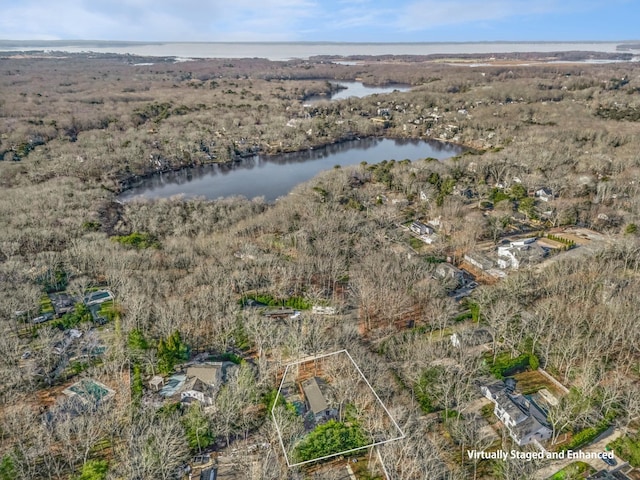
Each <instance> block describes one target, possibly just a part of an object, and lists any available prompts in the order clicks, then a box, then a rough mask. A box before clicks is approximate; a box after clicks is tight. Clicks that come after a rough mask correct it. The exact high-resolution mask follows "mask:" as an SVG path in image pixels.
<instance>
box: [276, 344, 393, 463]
mask: <svg viewBox="0 0 640 480" xmlns="http://www.w3.org/2000/svg"><path fill="white" fill-rule="evenodd" d="M339 353H346V354H347V357H349V360H351V363H352V364H353V366H354V367H355V368H356V370H357V372H358V373H359V374H360V376H361V377H362V379H363V380H364V381H365V383H366V384H367V386H368V387H369V389H370V390H371V392H372V393H373V395H374V396H375V398H376V400H377V401H378V403H379V404H380V405H381V406H382V408H383V409H384V411H385V413H386V414H387V416H388V417H389V419H390V420H391V423H392V424H393V426H394V427H395V428H396V429H397V430H398V432H400V436H398V437H394V438H391V439H389V440H381V441H379V442H374V443H371V444H369V445H364V446H362V447H358V448H352V449H350V450H344V451H342V452H337V453H332V454H331V455H325V456H323V457H318V458H314V459H311V460H305V461H304V462H298V463H293V464H292V463H290V462H289V456H288V455H287V449H286V448H285V446H284V441H283V440H282V432H280V427H279V426H278V422H277V421H276V417H275V415H274V411H275V408H276V406H277V404H278V397H279V396H280V392H281V390H282V386H283V385H284V381H285V379H286V378H287V372H288V371H289V368H290V367H293V366H295V365H299V364H301V363H306V362H310V361H314V360H318V359H320V358H325V357H330V356H332V355H337V354H339ZM271 418H272V420H273V423H274V424H275V426H276V431H277V432H278V440H279V441H280V446H281V447H282V452H283V453H284V459H285V461H286V462H287V466H288V467H289V468H292V467H298V466H300V465H305V464H307V463H313V462H319V461H321V460H326V459H327V458H332V457H337V456H339V455H345V454H347V453H352V452H356V451H358V450H364V449H365V448H371V447H376V446H378V445H384V444H385V443H389V442H394V441H396V440H402V439H403V438H405V437H406V434H405V433H404V432H403V431H402V429H401V428H400V426H399V425H398V423H397V422H396V420H395V419H394V418H393V416H392V415H391V413H390V412H389V410H388V409H387V407H386V405H385V404H384V403H383V401H382V400H381V399H380V397H379V396H378V394H377V393H376V391H375V390H374V388H373V387H372V386H371V384H370V383H369V380H367V377H365V375H364V373H362V370H360V367H359V366H358V364H357V363H356V362H355V360H354V359H353V357H352V356H351V355H350V354H349V352H348V351H347V350H346V349H342V350H337V351H335V352H333V353H325V354H322V355H316V356H311V357H306V358H304V359H302V360H298V361H296V362H292V363H289V364H287V366H286V367H285V369H284V373H283V374H282V380H280V386H279V387H278V393H277V394H276V398H275V400H274V402H273V406H272V407H271Z"/></svg>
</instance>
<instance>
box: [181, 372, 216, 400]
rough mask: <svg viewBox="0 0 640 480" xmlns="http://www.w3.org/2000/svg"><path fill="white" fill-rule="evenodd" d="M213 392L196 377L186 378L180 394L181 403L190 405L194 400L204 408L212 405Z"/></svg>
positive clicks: (210, 387) (211, 388) (212, 389)
mask: <svg viewBox="0 0 640 480" xmlns="http://www.w3.org/2000/svg"><path fill="white" fill-rule="evenodd" d="M215 393H216V392H215V390H214V388H213V387H212V386H211V385H207V384H206V383H204V382H203V381H201V380H200V379H198V378H196V377H191V378H187V381H186V382H185V383H184V386H183V387H182V391H181V392H180V402H181V403H191V402H192V401H194V400H197V401H198V402H200V404H202V405H204V406H209V405H213V399H214V397H215Z"/></svg>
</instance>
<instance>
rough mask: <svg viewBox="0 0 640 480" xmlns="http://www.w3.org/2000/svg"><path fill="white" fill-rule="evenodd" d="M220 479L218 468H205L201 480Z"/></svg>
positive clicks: (201, 473)
mask: <svg viewBox="0 0 640 480" xmlns="http://www.w3.org/2000/svg"><path fill="white" fill-rule="evenodd" d="M216 478H218V467H211V468H205V469H204V470H202V471H201V472H200V480H216Z"/></svg>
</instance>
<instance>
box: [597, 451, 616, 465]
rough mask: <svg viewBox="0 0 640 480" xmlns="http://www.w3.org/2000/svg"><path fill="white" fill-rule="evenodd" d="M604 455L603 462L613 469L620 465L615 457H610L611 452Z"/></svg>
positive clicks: (601, 456)
mask: <svg viewBox="0 0 640 480" xmlns="http://www.w3.org/2000/svg"><path fill="white" fill-rule="evenodd" d="M604 453H605V454H606V455H600V458H601V459H602V461H603V462H604V463H606V464H607V465H609V466H611V467H615V466H616V465H617V464H618V462H617V461H616V459H615V458H613V457H609V452H604Z"/></svg>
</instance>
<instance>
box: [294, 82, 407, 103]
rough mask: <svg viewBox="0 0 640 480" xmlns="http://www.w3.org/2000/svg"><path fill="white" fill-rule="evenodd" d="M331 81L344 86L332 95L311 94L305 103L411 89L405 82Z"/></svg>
mask: <svg viewBox="0 0 640 480" xmlns="http://www.w3.org/2000/svg"><path fill="white" fill-rule="evenodd" d="M331 83H333V84H337V85H341V86H343V87H344V88H343V89H342V90H338V91H337V92H335V93H333V94H331V95H314V96H311V97H309V98H307V99H306V100H305V103H314V102H321V101H323V100H344V99H345V98H351V97H358V98H362V97H366V96H368V95H373V94H374V93H391V92H394V91H396V90H398V91H400V92H408V91H409V90H411V87H410V86H409V85H405V84H403V83H391V84H389V85H385V86H383V87H378V86H368V85H363V84H362V82H346V81H340V82H334V81H331Z"/></svg>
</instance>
